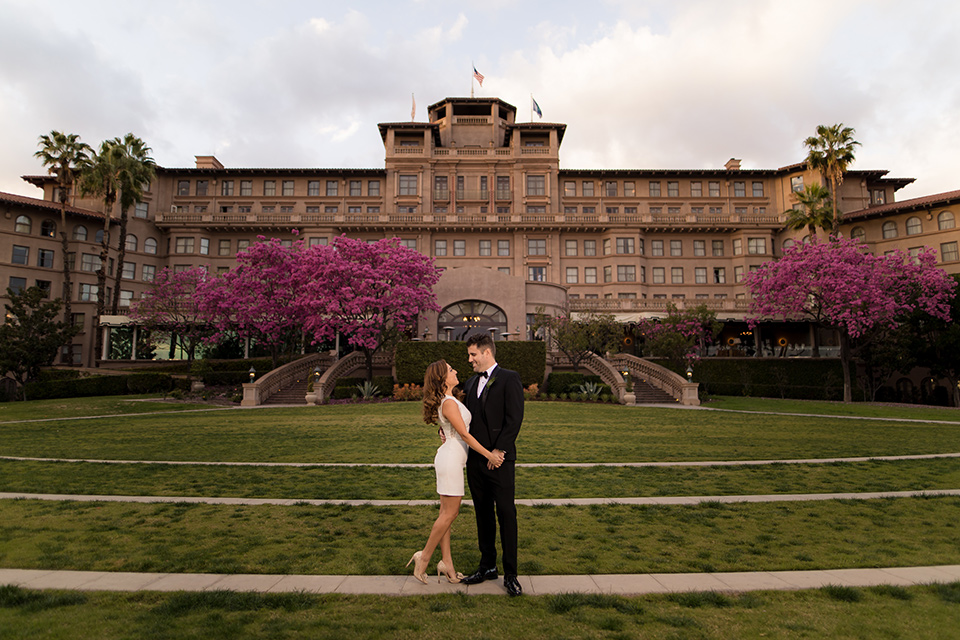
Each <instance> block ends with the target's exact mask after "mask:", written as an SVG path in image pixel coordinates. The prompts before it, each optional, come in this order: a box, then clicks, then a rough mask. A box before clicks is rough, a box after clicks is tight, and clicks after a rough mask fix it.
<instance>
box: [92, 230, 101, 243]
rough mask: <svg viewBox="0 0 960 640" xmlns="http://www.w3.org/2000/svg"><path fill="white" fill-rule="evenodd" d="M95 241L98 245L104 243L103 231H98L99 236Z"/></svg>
mask: <svg viewBox="0 0 960 640" xmlns="http://www.w3.org/2000/svg"><path fill="white" fill-rule="evenodd" d="M93 241H94V242H96V243H97V244H100V243H102V242H103V229H97V235H96V236H95V237H94V239H93Z"/></svg>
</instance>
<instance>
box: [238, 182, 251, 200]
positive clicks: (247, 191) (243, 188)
mask: <svg viewBox="0 0 960 640" xmlns="http://www.w3.org/2000/svg"><path fill="white" fill-rule="evenodd" d="M240 195H242V196H252V195H253V180H241V181H240Z"/></svg>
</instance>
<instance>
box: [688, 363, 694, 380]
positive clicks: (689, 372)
mask: <svg viewBox="0 0 960 640" xmlns="http://www.w3.org/2000/svg"><path fill="white" fill-rule="evenodd" d="M687 380H689V381H692V380H693V367H691V366H690V365H687Z"/></svg>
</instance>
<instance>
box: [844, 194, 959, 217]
mask: <svg viewBox="0 0 960 640" xmlns="http://www.w3.org/2000/svg"><path fill="white" fill-rule="evenodd" d="M957 203H960V190H958V191H947V192H944V193H935V194H933V195H929V196H923V197H922V198H912V199H910V200H901V201H900V202H891V203H889V204H881V205H877V206H875V207H867V208H866V209H860V210H858V211H848V212H847V213H845V214H843V219H844V220H859V219H863V218H873V217H877V216H883V215H888V214H891V213H905V212H907V211H917V210H922V209H930V208H934V207H945V206H948V205H951V204H957Z"/></svg>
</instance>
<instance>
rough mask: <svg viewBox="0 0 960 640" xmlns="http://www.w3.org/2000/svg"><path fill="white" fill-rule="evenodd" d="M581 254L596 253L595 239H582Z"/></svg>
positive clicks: (589, 254)
mask: <svg viewBox="0 0 960 640" xmlns="http://www.w3.org/2000/svg"><path fill="white" fill-rule="evenodd" d="M583 255H585V256H595V255H597V241H596V240H584V241H583Z"/></svg>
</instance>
